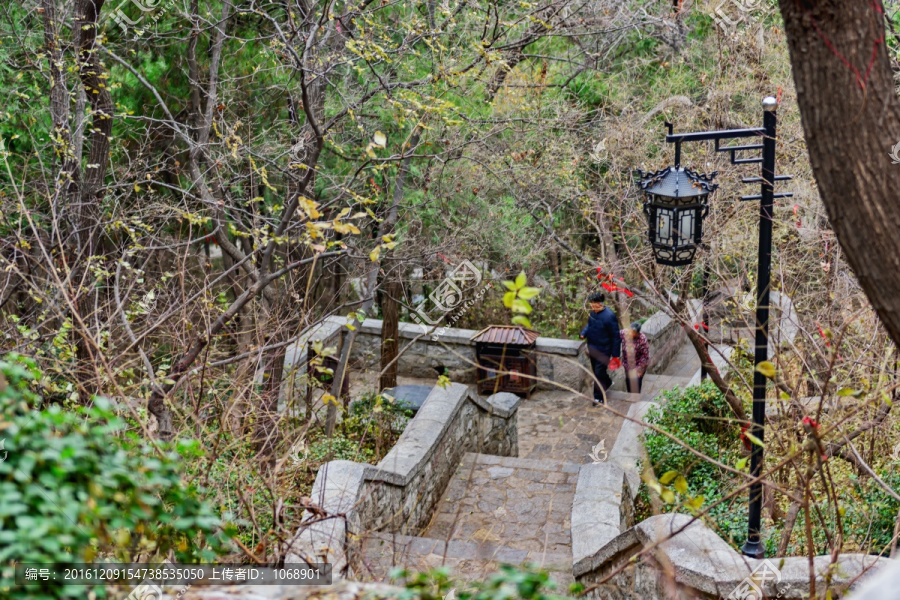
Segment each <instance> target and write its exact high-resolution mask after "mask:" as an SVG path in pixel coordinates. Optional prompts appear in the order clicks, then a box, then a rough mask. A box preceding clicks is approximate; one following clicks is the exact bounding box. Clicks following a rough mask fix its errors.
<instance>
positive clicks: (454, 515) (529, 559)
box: [357, 391, 637, 590]
mask: <svg viewBox="0 0 900 600" xmlns="http://www.w3.org/2000/svg"><path fill="white" fill-rule="evenodd" d="M636 399H637V398H636V397H634V396H631V395H630V394H624V393H621V392H610V398H609V403H608V407H609V408H612V409H613V410H615V411H616V412H618V413H620V414H626V413H627V412H628V409H629V407H630V405H631V403H632V402H634V401H635V400H636ZM621 424H622V417H620V416H618V415H616V414H615V413H614V412H612V411H610V410H607V408H605V407H594V406H592V405H591V403H590V401H589V400H585V399H584V398H579V397H578V396H575V395H574V394H571V393H568V392H556V391H553V392H549V391H548V392H538V393H536V394H534V395H533V396H532V397H531V398H529V399H527V400H523V402H522V405H521V406H520V407H519V422H518V438H519V454H520V457H505V456H494V455H489V454H475V453H469V454H466V455H465V457H464V458H463V460H462V462H461V463H460V464H459V466H458V467H457V469H456V472H455V473H454V475H453V478H452V479H451V480H450V483H449V484H448V485H447V489H446V490H445V492H444V495H443V497H442V498H441V501H440V503H439V504H438V506H437V508H436V510H435V512H434V516H433V517H432V520H431V522H430V523H429V524H428V526H427V527H426V528H425V529H424V531H423V532H422V533H421V535H420V536H407V535H400V534H390V533H383V532H375V533H370V534H366V535H365V536H364V539H363V540H362V544H361V548H362V551H361V556H360V559H361V560H360V561H358V562H357V565H358V567H359V568H358V569H357V571H358V572H359V575H360V576H361V577H364V578H366V579H368V578H371V579H375V580H379V581H384V580H386V579H387V578H388V575H389V574H390V571H391V570H392V569H393V568H395V567H398V566H402V567H405V568H407V569H410V570H413V571H416V570H427V569H432V568H436V567H440V566H445V567H449V568H450V569H451V570H452V572H453V574H454V576H455V577H456V578H457V579H461V580H465V581H474V580H482V581H483V580H484V579H485V578H486V577H487V576H488V575H490V574H491V573H493V572H495V571H496V570H497V568H498V566H499V565H501V564H511V565H522V564H525V563H533V564H536V565H538V566H540V567H542V568H543V569H546V570H547V571H549V572H550V576H551V578H552V579H553V580H554V581H556V582H557V584H559V585H560V587H561V589H562V590H564V589H565V587H566V586H567V585H568V584H570V583H573V582H574V579H573V577H572V541H571V532H570V528H569V520H570V515H571V510H572V499H573V497H574V495H575V484H576V481H577V479H578V471H579V469H580V468H581V466H582V465H583V464H585V463H590V462H592V461H593V459H592V457H591V454H592V453H593V452H594V449H595V448H597V447H598V445H599V448H598V451H599V455H598V457H600V458H602V457H603V456H604V452H606V451H608V450H609V449H610V448H612V445H613V444H614V443H615V438H616V435H617V434H618V431H619V429H620V428H621ZM360 571H361V572H360Z"/></svg>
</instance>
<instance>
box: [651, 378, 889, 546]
mask: <svg viewBox="0 0 900 600" xmlns="http://www.w3.org/2000/svg"><path fill="white" fill-rule="evenodd" d="M662 404H663V405H662V406H661V407H658V408H654V409H652V410H651V411H650V413H648V415H647V420H648V422H649V423H651V424H653V425H655V426H657V427H659V428H660V429H662V430H663V431H665V432H668V433H669V434H671V435H672V436H674V437H675V438H676V439H677V440H679V441H681V442H683V443H684V444H686V445H687V446H689V447H690V448H693V449H694V450H697V451H699V452H701V453H702V454H704V455H706V456H708V457H711V458H713V459H715V460H716V461H718V462H719V463H722V464H725V465H728V466H731V467H740V468H742V469H743V470H745V471H746V465H745V463H746V462H747V461H746V460H745V457H744V456H743V455H744V454H745V453H744V452H742V451H741V445H742V442H741V439H740V433H739V428H738V425H737V423H735V422H733V421H731V420H730V419H729V409H728V405H727V404H726V403H725V398H724V397H723V396H722V394H721V392H719V390H718V389H717V388H716V387H715V385H714V384H713V383H712V382H711V381H709V380H707V381H704V382H703V383H702V384H701V385H698V386H692V387H689V388H686V389H684V390H682V389H679V388H675V389H672V390H669V391H667V392H665V393H664V399H663V403H662ZM644 438H645V446H646V449H647V455H648V458H649V462H650V466H652V468H653V471H654V473H656V474H657V476H661V475H663V474H666V473H677V474H678V475H679V476H682V477H684V480H685V482H686V488H687V489H686V490H685V491H684V493H683V494H673V495H672V496H671V497H670V499H671V498H674V500H673V501H672V502H668V504H669V505H670V506H667V507H664V510H670V509H674V510H675V511H677V512H694V511H695V510H696V509H699V510H703V509H705V508H707V507H709V506H710V505H712V504H715V503H716V502H718V501H719V500H721V499H722V498H724V497H725V496H728V495H729V494H731V493H732V492H734V491H735V490H736V489H737V487H738V486H739V485H741V483H742V481H743V478H742V477H739V476H737V475H735V474H734V473H733V472H729V471H727V470H725V469H723V468H721V467H719V466H717V465H715V464H713V463H712V462H710V461H706V460H703V459H700V458H699V457H698V456H697V455H696V454H694V453H692V452H691V451H690V450H688V449H687V448H685V447H684V446H683V445H682V444H679V443H678V442H676V441H674V440H672V439H671V438H669V437H668V436H666V435H664V434H661V433H658V432H655V431H652V430H647V431H646V433H645V435H644ZM766 451H767V453H768V456H767V464H769V461H775V462H777V461H779V460H780V457H779V456H778V448H777V447H776V445H773V444H768V445H767V446H766ZM843 466H844V465H840V466H839V467H835V468H833V471H834V472H835V473H836V476H837V477H839V478H840V479H841V480H842V481H844V480H845V481H844V483H845V484H844V483H842V484H841V485H839V486H838V489H839V490H840V493H839V495H838V502H839V512H840V513H841V521H842V525H843V531H844V550H845V551H847V552H854V551H862V552H869V553H873V554H885V553H887V552H889V551H890V544H891V540H892V538H893V535H894V524H895V521H896V518H897V514H898V509H900V503H898V502H897V501H896V500H894V499H893V498H892V497H891V496H890V495H889V494H888V493H887V492H885V491H884V490H883V489H882V488H881V487H879V486H878V485H877V484H876V483H875V482H874V481H873V480H872V479H870V478H868V477H864V478H860V477H857V476H855V475H852V474H846V473H845V472H844V471H846V469H842V468H841V467H843ZM881 477H882V479H883V480H884V481H885V483H886V484H887V485H888V486H890V487H891V488H892V489H898V488H900V473H897V472H896V471H891V472H888V473H882V474H881ZM660 479H661V480H662V479H663V478H662V477H661V478H660ZM663 483H664V484H668V483H670V482H669V481H664V482H663ZM650 488H651V486H648V485H647V484H643V485H642V486H641V491H640V493H639V497H638V502H637V504H638V520H642V519H644V518H646V517H647V516H650V514H651V513H652V507H651V505H652V502H651V493H653V492H652V491H651V489H650ZM817 494H818V491H817V490H814V500H816V501H824V497H819V496H818V495H817ZM699 496H702V498H703V502H702V504H699V503H698V504H697V505H696V506H691V505H690V504H689V503H688V502H687V501H686V499H688V498H697V497H699ZM747 496H748V494H747V492H746V491H741V492H740V493H739V494H737V495H736V496H735V497H733V498H730V499H729V500H727V501H725V502H722V503H721V504H719V505H718V506H715V507H713V508H711V509H709V510H708V512H707V513H706V515H705V517H704V520H705V521H706V522H707V524H708V525H709V526H710V527H712V528H713V529H714V530H715V531H716V532H717V533H718V534H719V535H720V536H722V537H723V538H724V539H725V540H726V541H728V542H729V543H730V544H731V545H732V546H733V547H734V548H736V549H739V548H740V547H741V546H742V545H743V544H744V542H745V541H746V539H747V504H748V501H747ZM660 500H661V501H662V502H664V503H665V497H663V496H660ZM779 501H782V500H779ZM764 513H766V514H767V513H768V510H766V511H764ZM823 520H824V524H823V522H822V521H823ZM784 526H785V524H784V520H783V519H775V520H774V521H773V520H772V519H771V518H764V521H763V541H764V543H765V545H766V553H767V555H769V556H773V555H774V554H776V553H777V548H778V544H779V541H780V539H781V537H782V533H783V531H784ZM837 529H838V526H837V522H836V519H835V517H834V511H833V510H831V509H827V510H820V511H817V512H816V516H815V517H814V519H813V527H812V532H813V547H814V549H815V551H816V553H827V552H828V548H829V536H833V535H834V532H835V531H837ZM805 531H806V525H805V521H804V515H803V512H802V511H801V513H800V514H799V516H798V518H797V521H796V524H795V525H794V528H793V533H792V536H791V538H790V541H789V543H788V545H787V551H786V554H787V555H803V554H806V553H807V548H808V546H807V541H806V537H805Z"/></svg>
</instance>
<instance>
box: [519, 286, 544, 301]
mask: <svg viewBox="0 0 900 600" xmlns="http://www.w3.org/2000/svg"><path fill="white" fill-rule="evenodd" d="M540 293H541V290H540V288H536V287H523V288H522V289H521V290H519V298H521V299H522V300H531V299H532V298H534V297H535V296H537V295H538V294H540Z"/></svg>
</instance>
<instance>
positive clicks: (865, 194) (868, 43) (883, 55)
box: [779, 0, 900, 344]
mask: <svg viewBox="0 0 900 600" xmlns="http://www.w3.org/2000/svg"><path fill="white" fill-rule="evenodd" d="M779 5H780V7H781V14H782V15H783V17H784V25H785V32H786V34H787V41H788V48H789V49H790V55H791V65H792V68H793V73H794V82H795V84H796V88H797V103H798V105H799V107H800V115H801V116H802V120H803V129H804V133H805V137H806V145H807V149H808V151H809V161H810V164H811V166H812V170H813V174H814V175H815V178H816V183H817V184H818V187H819V192H820V194H821V196H822V201H823V202H824V204H825V209H826V211H827V212H828V218H829V220H830V222H831V226H832V227H833V228H834V231H835V233H836V234H837V238H838V241H839V242H840V244H841V247H842V248H843V249H844V252H845V253H846V256H847V262H848V263H849V264H850V266H851V267H852V268H853V271H854V273H855V274H856V276H857V278H858V279H859V283H860V285H861V286H862V288H863V290H864V291H865V292H866V295H867V296H868V298H869V300H870V302H871V303H872V307H873V308H874V309H875V312H876V313H877V314H878V317H879V318H880V319H881V322H882V323H883V324H884V326H885V329H887V331H888V333H889V334H890V336H891V339H893V340H894V343H898V344H900V235H897V231H898V230H900V202H897V190H898V189H900V165H896V164H892V161H891V156H890V154H894V155H896V154H897V152H895V151H894V150H893V149H894V148H895V145H896V144H897V143H898V142H900V101H898V99H897V94H896V91H895V88H894V78H893V74H892V72H891V66H890V62H889V60H888V55H887V49H886V47H885V22H884V8H883V6H882V3H881V2H880V0H874V1H873V2H847V1H845V0H820V1H818V2H799V1H798V0H780V1H779ZM898 151H900V148H898Z"/></svg>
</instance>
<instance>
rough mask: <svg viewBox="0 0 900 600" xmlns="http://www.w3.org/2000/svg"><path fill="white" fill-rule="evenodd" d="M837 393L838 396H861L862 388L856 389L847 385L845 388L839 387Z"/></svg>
mask: <svg viewBox="0 0 900 600" xmlns="http://www.w3.org/2000/svg"><path fill="white" fill-rule="evenodd" d="M837 395H838V396H856V397H857V398H859V397H860V396H862V390H854V389H853V388H848V387H845V388H841V389H839V390H838V393H837Z"/></svg>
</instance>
